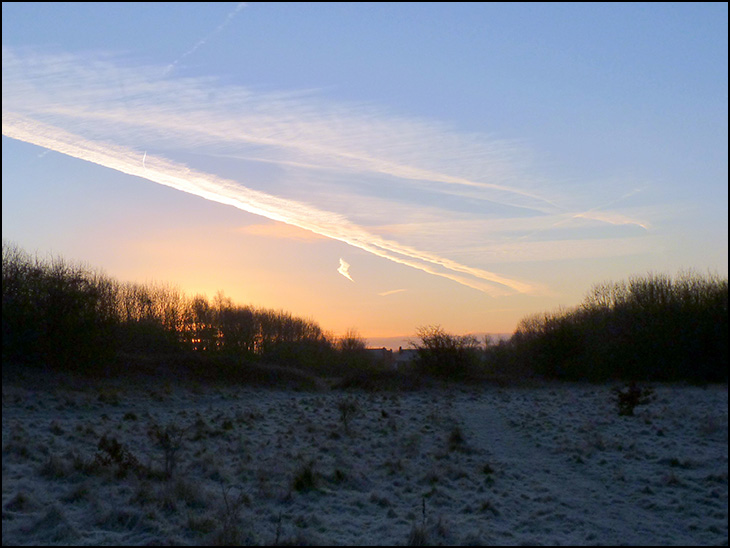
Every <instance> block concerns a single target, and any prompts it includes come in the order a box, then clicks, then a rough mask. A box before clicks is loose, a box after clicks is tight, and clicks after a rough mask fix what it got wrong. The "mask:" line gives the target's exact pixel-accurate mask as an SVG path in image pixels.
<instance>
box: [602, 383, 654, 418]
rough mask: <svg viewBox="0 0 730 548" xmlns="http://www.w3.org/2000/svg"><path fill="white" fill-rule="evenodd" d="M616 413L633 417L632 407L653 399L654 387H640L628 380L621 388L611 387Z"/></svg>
mask: <svg viewBox="0 0 730 548" xmlns="http://www.w3.org/2000/svg"><path fill="white" fill-rule="evenodd" d="M611 392H612V393H613V394H614V399H615V402H616V406H617V407H618V414H619V415H621V416H623V417H633V416H634V409H635V408H636V407H637V406H639V405H646V404H648V403H650V402H652V401H653V400H654V399H655V395H654V389H653V388H651V387H648V386H647V387H641V386H639V385H638V384H636V383H635V382H630V383H629V384H627V385H626V386H625V387H624V388H623V389H621V388H613V389H612V390H611Z"/></svg>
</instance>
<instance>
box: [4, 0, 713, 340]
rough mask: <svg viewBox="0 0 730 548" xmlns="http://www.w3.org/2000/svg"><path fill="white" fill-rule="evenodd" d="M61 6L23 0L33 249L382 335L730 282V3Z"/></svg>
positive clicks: (20, 23)
mask: <svg viewBox="0 0 730 548" xmlns="http://www.w3.org/2000/svg"><path fill="white" fill-rule="evenodd" d="M44 6H45V7H44V8H43V10H38V11H37V12H34V11H33V10H32V9H31V8H30V7H29V5H25V4H3V86H2V88H3V91H2V92H3V237H4V238H5V239H7V240H10V241H14V242H16V243H18V244H19V245H21V246H22V247H24V248H26V249H28V250H29V251H31V252H34V251H38V252H40V253H56V254H61V255H63V256H64V257H67V258H69V259H71V260H79V261H84V262H86V263H88V264H91V265H93V266H96V267H99V268H102V269H104V270H105V271H106V272H107V273H109V274H110V275H112V276H114V277H117V278H120V279H123V280H130V281H134V280H136V281H150V280H156V281H160V282H169V283H172V284H177V285H179V286H180V287H181V288H182V289H183V290H184V291H186V292H189V293H191V294H195V293H204V294H207V295H208V296H212V295H213V294H215V292H216V291H218V290H222V291H224V292H225V294H226V295H228V296H230V297H231V298H232V299H233V300H234V301H236V302H239V303H241V304H247V303H251V304H255V305H257V306H268V307H272V308H276V309H284V310H289V311H291V312H292V313H295V314H299V315H302V316H305V317H310V318H313V319H314V320H316V321H318V322H320V323H321V324H322V327H323V328H324V329H326V330H328V331H332V332H338V333H344V332H345V331H346V330H348V329H357V330H359V332H360V333H362V335H364V336H366V337H368V338H372V339H373V340H376V339H379V338H382V337H398V336H402V337H407V336H409V335H411V334H413V333H414V331H415V329H416V328H417V327H418V326H420V325H433V324H441V325H443V326H444V327H445V328H447V329H448V330H450V331H454V332H461V333H467V332H469V333H484V332H492V333H505V332H511V331H513V330H514V328H515V326H516V324H517V322H518V321H519V320H520V319H521V318H522V317H524V316H525V315H528V314H531V313H535V312H538V311H540V310H544V309H551V308H556V307H558V306H572V305H574V304H576V303H577V302H578V301H579V300H580V299H581V298H582V297H583V295H584V294H585V293H586V292H587V291H588V290H589V289H590V288H591V286H592V285H593V284H596V283H598V282H601V281H605V280H612V279H613V280H615V279H620V278H625V277H627V276H631V275H635V274H642V273H646V272H648V271H654V272H657V271H663V272H668V273H674V272H677V271H679V270H681V269H686V268H694V269H697V270H699V271H711V272H717V273H719V274H722V275H726V273H727V26H726V24H725V27H724V28H723V27H722V25H721V24H719V23H718V24H717V25H715V22H716V21H718V20H721V19H722V17H723V13H722V12H723V10H724V17H725V21H726V16H727V7H726V6H725V7H722V6H719V5H718V6H710V5H706V6H703V7H701V8H692V7H690V6H689V5H686V6H674V7H671V8H670V7H667V6H664V7H656V8H651V9H649V10H648V12H650V13H649V14H641V13H638V11H637V8H636V7H635V6H633V7H632V6H630V5H615V6H612V7H611V6H606V5H600V6H575V7H570V8H568V7H565V6H561V7H557V6H554V7H552V8H551V7H550V6H549V5H542V6H538V7H535V8H534V9H533V8H528V6H527V5H509V6H507V5H486V4H484V5H481V4H478V5H475V4H464V5H456V6H451V5H426V6H416V5H412V4H397V5H370V6H368V5H359V6H358V5H355V6H346V5H332V6H330V4H327V5H304V4H292V5H286V4H283V5H272V4H252V5H247V4H227V5H226V4H224V5H220V4H211V5H204V4H200V5H197V4H196V5H175V6H173V5H170V4H155V3H152V4H146V5H140V6H136V7H135V6H131V5H130V6H126V5H124V4H118V5H117V4H114V5H94V6H90V5H86V4H83V5H79V6H74V7H72V8H71V7H69V8H64V7H63V6H62V5H57V4H45V5H44ZM328 6H330V7H328ZM566 10H567V11H568V12H573V17H574V18H575V20H576V21H580V23H578V24H577V27H575V28H574V27H569V30H566V28H564V27H563V25H564V19H563V18H562V16H564V15H565V13H563V12H565V11H566ZM112 11H113V12H114V13H113V14H112V13H110V12H112ZM135 11H137V12H138V13H133V12H135ZM173 11H174V12H176V13H177V15H176V21H178V22H177V23H176V25H179V27H175V26H174V25H173V26H171V25H167V24H165V22H166V21H167V19H168V18H169V17H170V15H171V13H172V12H173ZM685 12H686V13H685ZM715 12H721V13H719V15H718V13H715ZM394 20H402V21H406V20H408V21H412V25H413V27H411V26H408V25H406V27H405V28H402V27H400V26H398V25H394V24H393V21H394ZM112 21H114V22H115V25H114V29H116V28H119V29H120V31H121V32H120V31H116V30H114V29H112V27H110V26H109V25H110V24H111V22H112ZM446 21H450V22H451V24H452V25H451V26H449V25H446V26H444V22H446ZM628 21H631V24H630V25H627V24H626V23H627V22H628ZM551 22H552V24H551ZM490 25H495V27H494V29H492V30H493V31H494V32H492V31H490ZM534 25H539V26H540V28H539V30H536V29H535V28H532V26H534ZM673 25H681V26H682V29H683V30H682V32H677V31H676V30H671V35H672V40H667V39H666V36H667V35H668V33H670V29H674V28H675V27H674V26H673ZM613 27H615V28H616V32H617V33H619V35H621V36H622V40H621V44H623V45H618V44H616V41H615V34H614V33H612V32H608V31H607V30H606V29H609V30H610V29H611V28H613ZM49 28H52V29H53V31H52V32H50V31H49V30H48V29H49ZM153 28H154V29H155V31H154V33H152V32H151V29H153ZM448 28H452V29H454V28H459V29H460V30H459V32H455V31H454V32H453V33H452V32H451V31H448V30H447V29H448ZM561 28H562V29H563V30H560V29H561ZM19 29H23V31H22V32H20V30H19ZM274 29H275V30H274ZM497 29H499V30H500V32H497ZM596 29H601V32H597V31H596ZM373 36H378V39H377V40H375V42H376V44H373V40H372V39H371V37H373ZM427 36H430V38H426V37H427ZM656 43H663V44H667V47H666V48H664V49H662V50H661V51H659V50H657V49H656V48H655V47H654V44H656ZM333 44H335V45H336V47H334V48H333V47H332V45H333ZM588 52H592V53H588ZM676 52H682V57H681V59H680V60H679V61H678V60H677V59H678V57H677V55H675V53H676ZM682 59H685V60H686V61H682ZM456 60H458V62H456ZM608 67H612V68H610V69H609V68H608ZM612 71H614V72H612ZM690 81H691V82H694V84H693V86H692V87H691V88H690V87H687V86H686V85H684V84H683V83H685V82H690ZM151 183H156V184H151ZM181 191H182V192H181ZM231 206H232V207H231Z"/></svg>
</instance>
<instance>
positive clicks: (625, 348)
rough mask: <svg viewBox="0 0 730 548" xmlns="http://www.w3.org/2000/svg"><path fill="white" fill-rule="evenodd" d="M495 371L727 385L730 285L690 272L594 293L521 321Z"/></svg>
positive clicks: (495, 353) (494, 353)
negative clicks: (565, 307) (568, 306)
mask: <svg viewBox="0 0 730 548" xmlns="http://www.w3.org/2000/svg"><path fill="white" fill-rule="evenodd" d="M488 358H489V360H488V361H490V362H491V368H492V369H493V370H502V371H507V370H510V369H512V370H518V371H521V372H530V373H536V374H538V375H541V376H544V377H546V378H552V379H564V380H588V381H605V380H625V381H647V380H651V381H690V382H699V383H706V382H727V380H728V282H727V279H721V278H719V277H717V276H705V277H703V276H700V275H698V274H696V273H692V272H686V273H682V274H680V275H679V276H677V277H675V278H674V279H672V278H671V277H669V276H666V275H659V274H650V275H648V276H646V277H635V278H631V279H630V280H629V281H628V282H609V283H602V284H599V285H596V286H594V287H593V289H592V291H591V292H590V293H589V294H588V296H587V297H586V298H585V299H584V301H583V303H582V304H581V305H580V306H578V307H576V308H574V309H569V310H560V311H558V312H554V313H545V314H540V315H535V316H531V317H528V318H525V319H524V320H522V321H521V322H520V324H519V325H518V327H517V330H516V331H515V333H514V335H513V336H512V338H511V340H510V341H509V342H508V343H505V344H503V345H499V346H497V347H495V348H493V349H492V350H491V353H489V356H488Z"/></svg>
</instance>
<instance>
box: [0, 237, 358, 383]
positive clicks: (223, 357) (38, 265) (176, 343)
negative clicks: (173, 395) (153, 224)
mask: <svg viewBox="0 0 730 548" xmlns="http://www.w3.org/2000/svg"><path fill="white" fill-rule="evenodd" d="M2 324H3V350H2V355H3V369H5V367H6V364H21V365H28V366H32V365H42V366H44V367H50V368H54V369H60V370H68V371H75V372H84V371H86V372H91V371H99V370H102V369H103V370H107V371H108V370H109V369H108V368H109V363H110V362H114V363H124V364H126V365H127V366H128V367H130V368H132V367H134V364H135V363H145V361H147V362H149V361H150V359H152V361H158V362H160V363H165V364H168V365H170V364H172V365H173V366H182V365H184V366H186V367H187V369H191V370H192V371H193V372H194V373H196V374H201V375H205V376H207V377H209V378H218V377H219V375H217V374H215V373H214V372H212V371H208V372H206V371H205V369H206V367H216V368H223V369H226V370H227V371H226V373H227V374H234V373H235V371H233V370H235V369H240V368H242V367H243V365H242V364H253V363H255V362H258V363H266V364H273V365H280V366H286V367H294V368H299V369H305V370H307V371H310V372H312V373H317V374H336V373H340V372H342V369H343V367H345V368H347V367H355V366H360V365H362V364H363V363H364V361H363V360H364V359H365V356H366V353H365V342H364V341H363V340H362V339H360V338H359V337H358V336H357V335H356V334H355V333H352V332H350V333H348V334H347V335H345V336H344V337H341V338H339V339H338V338H335V337H333V336H331V335H329V334H327V333H325V332H323V331H322V329H321V328H320V327H319V325H318V324H317V323H315V322H314V321H312V320H307V319H303V318H299V317H295V316H293V315H291V314H289V313H287V312H284V311H274V310H270V309H265V308H257V307H253V306H241V305H237V304H234V303H233V302H232V300H231V299H230V298H227V297H225V296H224V295H223V294H222V293H218V294H217V295H216V296H215V297H214V299H213V300H212V301H210V300H208V299H207V298H206V297H205V296H201V295H196V296H194V297H189V296H187V295H185V294H184V293H182V292H181V291H180V290H179V289H177V288H175V287H172V286H169V285H163V284H138V283H125V282H119V281H116V280H114V279H112V278H110V277H108V276H106V275H104V274H102V273H100V272H98V271H96V270H94V269H91V268H89V267H87V266H84V265H74V264H70V263H68V262H66V261H64V260H63V259H60V258H50V259H41V258H39V257H37V256H32V255H30V254H28V253H27V252H25V251H23V250H21V249H20V248H18V247H17V246H16V245H14V244H11V243H8V242H5V241H3V249H2ZM130 356H132V357H134V358H135V359H126V360H125V359H124V358H125V357H126V358H129V357H130ZM170 356H174V358H170ZM158 358H159V359H158ZM241 373H243V372H241ZM239 377H241V378H245V375H243V374H241V375H239Z"/></svg>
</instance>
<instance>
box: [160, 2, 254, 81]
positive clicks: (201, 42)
mask: <svg viewBox="0 0 730 548" xmlns="http://www.w3.org/2000/svg"><path fill="white" fill-rule="evenodd" d="M245 7H246V3H245V2H241V3H239V4H238V5H236V7H235V8H233V10H232V11H231V12H229V13H228V15H227V16H226V18H225V20H224V21H223V22H222V23H221V24H220V25H218V26H217V27H216V28H215V29H214V30H213V31H212V32H211V33H210V34H208V35H206V36H205V37H204V38H201V39H200V40H199V41H198V42H197V43H196V44H195V45H194V46H193V47H192V48H190V49H189V50H188V51H186V52H185V53H183V54H182V55H181V56H180V57H178V58H177V59H175V60H174V61H173V62H172V63H170V64H169V65H168V66H167V67H166V68H165V70H164V71H163V73H162V75H163V76H167V75H168V74H170V73H171V72H172V71H173V70H174V69H175V67H176V66H177V65H178V64H179V63H180V61H182V60H183V59H185V58H186V57H188V56H189V55H192V54H193V53H195V52H196V51H197V50H198V49H200V48H201V47H202V46H204V45H205V43H206V42H207V41H208V40H210V39H211V38H213V37H214V36H215V35H216V34H218V33H219V32H221V31H222V30H223V29H224V28H226V27H227V26H228V23H230V22H231V19H233V18H234V17H235V16H236V14H237V13H238V12H239V11H241V10H242V9H243V8H245Z"/></svg>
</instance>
